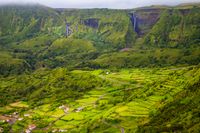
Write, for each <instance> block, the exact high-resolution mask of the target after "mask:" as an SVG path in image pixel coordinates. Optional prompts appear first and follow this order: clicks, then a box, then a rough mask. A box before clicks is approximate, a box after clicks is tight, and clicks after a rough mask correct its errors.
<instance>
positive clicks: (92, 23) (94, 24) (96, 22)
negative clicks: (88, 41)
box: [80, 18, 99, 29]
mask: <svg viewBox="0 0 200 133" xmlns="http://www.w3.org/2000/svg"><path fill="white" fill-rule="evenodd" d="M80 23H81V24H84V25H86V26H88V27H91V28H95V29H97V28H98V27H99V19H97V18H89V19H81V21H80Z"/></svg>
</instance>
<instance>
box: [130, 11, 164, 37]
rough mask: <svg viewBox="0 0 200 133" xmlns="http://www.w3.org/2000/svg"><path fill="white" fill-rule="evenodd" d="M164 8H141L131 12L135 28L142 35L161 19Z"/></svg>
mask: <svg viewBox="0 0 200 133" xmlns="http://www.w3.org/2000/svg"><path fill="white" fill-rule="evenodd" d="M161 12H162V10H160V9H141V10H137V11H135V12H131V13H129V16H130V20H131V23H132V25H133V30H134V31H135V32H136V33H137V34H138V35H139V36H142V35H144V34H146V33H148V32H149V31H150V29H151V28H152V27H153V25H154V24H155V23H156V22H157V21H158V20H159V17H160V14H161Z"/></svg>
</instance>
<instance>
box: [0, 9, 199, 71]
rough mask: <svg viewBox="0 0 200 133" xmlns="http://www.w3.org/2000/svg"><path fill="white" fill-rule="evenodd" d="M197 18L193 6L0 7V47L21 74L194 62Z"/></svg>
mask: <svg viewBox="0 0 200 133" xmlns="http://www.w3.org/2000/svg"><path fill="white" fill-rule="evenodd" d="M184 7H186V6H185V5H184ZM199 14H200V8H199V7H197V6H192V7H191V6H190V7H188V8H179V6H177V7H167V6H151V7H143V8H137V9H132V10H111V9H52V8H49V7H44V6H41V5H29V6H23V5H21V6H20V5H6V6H0V17H1V20H0V46H1V48H2V51H4V53H9V57H10V58H12V60H18V61H19V60H20V62H21V63H20V64H21V65H20V66H23V68H24V67H25V68H24V69H23V70H34V69H37V68H39V67H48V68H54V67H58V66H67V67H70V68H82V67H86V68H99V67H103V68H105V67H138V66H140V67H144V66H163V65H164V66H166V65H176V64H198V63H199V62H200V59H199V57H200V56H199V55H200V53H199V52H198V51H199V45H200V27H199V23H200V22H199V20H200V15H199ZM68 45H69V46H68ZM75 49H76V50H75ZM89 49H90V50H89ZM119 51H121V52H119ZM155 53H156V54H155ZM3 56H5V55H3ZM3 56H2V57H3ZM6 57H7V56H6ZM72 57H73V58H72ZM109 60H112V62H110V61H109ZM141 60H142V61H141ZM15 62H16V61H15ZM24 63H25V64H27V65H23V64H24ZM2 64H3V65H2V71H4V73H7V72H6V70H5V68H6V67H5V66H4V65H6V64H7V65H8V66H9V63H8V62H6V60H4V61H3V63H2ZM28 66H29V67H28ZM9 71H10V70H9Z"/></svg>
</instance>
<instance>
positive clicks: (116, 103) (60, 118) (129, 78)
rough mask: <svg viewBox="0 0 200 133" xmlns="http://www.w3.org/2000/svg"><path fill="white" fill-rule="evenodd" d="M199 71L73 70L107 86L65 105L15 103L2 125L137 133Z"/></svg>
mask: <svg viewBox="0 0 200 133" xmlns="http://www.w3.org/2000/svg"><path fill="white" fill-rule="evenodd" d="M196 71H199V67H198V66H190V67H179V68H177V67H176V68H173V67H170V68H169V67H168V68H154V69H151V68H141V69H140V68H135V69H134V68H133V69H121V70H118V71H116V70H105V69H102V70H94V71H83V70H73V71H72V72H71V73H72V74H73V75H74V76H76V75H84V74H85V75H86V74H91V75H93V76H94V77H97V78H100V79H102V80H103V81H104V84H103V86H99V87H96V88H93V89H91V90H89V91H87V92H85V93H84V94H83V95H82V96H80V97H77V98H76V99H75V100H70V99H67V98H66V99H64V101H62V103H59V102H58V101H52V102H49V103H46V104H41V105H39V106H36V107H34V106H33V105H29V104H31V103H30V102H29V101H16V102H14V103H11V104H9V105H6V106H3V107H1V108H0V120H1V122H0V124H1V125H3V127H4V128H6V127H7V128H8V127H10V128H12V131H13V132H16V133H17V132H23V131H25V130H27V128H28V127H29V126H30V125H34V126H35V128H34V129H33V130H32V132H36V133H38V132H48V131H49V132H83V133H84V132H95V133H98V132H99V133H102V132H110V133H111V132H119V133H120V132H121V133H124V132H135V131H136V130H137V127H138V125H139V124H144V123H147V122H148V121H149V120H150V119H149V117H150V116H153V115H155V114H156V112H157V110H158V109H159V108H161V107H163V106H164V105H165V104H166V103H169V102H170V101H173V97H174V95H176V94H177V93H178V92H180V91H182V90H183V89H184V87H185V85H186V84H187V82H188V81H190V80H191V77H193V76H195V75H194V74H195V72H196ZM85 82H87V81H85ZM43 100H44V99H43ZM48 100H49V99H48ZM15 114H16V115H15ZM5 116H7V117H5ZM6 120H10V122H8V123H10V124H8V123H7V122H6Z"/></svg>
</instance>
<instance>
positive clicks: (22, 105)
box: [10, 101, 29, 108]
mask: <svg viewBox="0 0 200 133" xmlns="http://www.w3.org/2000/svg"><path fill="white" fill-rule="evenodd" d="M10 106H11V107H17V108H28V107H29V106H28V104H27V103H26V102H23V101H19V102H15V103H11V104H10Z"/></svg>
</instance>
